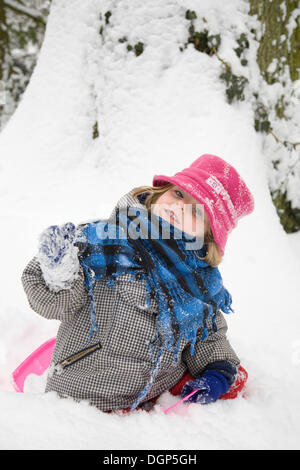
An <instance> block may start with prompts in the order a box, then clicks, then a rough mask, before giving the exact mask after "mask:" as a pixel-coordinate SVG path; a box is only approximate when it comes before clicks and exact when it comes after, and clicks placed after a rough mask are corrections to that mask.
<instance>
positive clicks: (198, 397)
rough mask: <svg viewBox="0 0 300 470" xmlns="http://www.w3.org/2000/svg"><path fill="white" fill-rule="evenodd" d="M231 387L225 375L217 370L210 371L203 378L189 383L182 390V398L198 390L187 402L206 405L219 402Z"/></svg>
mask: <svg viewBox="0 0 300 470" xmlns="http://www.w3.org/2000/svg"><path fill="white" fill-rule="evenodd" d="M229 387H230V385H229V383H228V381H227V380H226V379H225V377H224V375H223V374H221V373H220V372H218V371H216V370H208V371H207V372H205V373H204V374H203V375H202V377H199V378H197V379H195V380H190V381H189V382H187V383H186V384H185V385H184V387H183V388H182V391H181V397H182V398H184V397H186V396H187V395H189V394H190V393H192V391H193V390H195V389H197V390H198V392H196V393H194V395H192V396H191V397H190V398H188V399H187V400H186V402H187V403H201V404H202V405H206V404H208V403H213V402H215V401H217V400H218V398H219V397H220V396H221V395H223V393H226V392H227V390H228V389H229Z"/></svg>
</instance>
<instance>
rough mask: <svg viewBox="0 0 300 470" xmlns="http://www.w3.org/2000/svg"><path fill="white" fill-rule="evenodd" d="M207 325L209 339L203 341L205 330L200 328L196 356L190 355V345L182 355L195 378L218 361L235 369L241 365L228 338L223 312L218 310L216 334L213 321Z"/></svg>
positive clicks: (195, 350)
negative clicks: (227, 363)
mask: <svg viewBox="0 0 300 470" xmlns="http://www.w3.org/2000/svg"><path fill="white" fill-rule="evenodd" d="M207 323H208V337H207V338H206V339H205V340H203V341H201V340H200V338H201V336H202V334H203V328H199V330H198V332H197V339H196V343H195V349H194V354H193V355H191V353H190V344H188V345H187V346H186V347H185V349H184V350H183V353H182V359H183V361H184V362H185V364H186V365H187V368H188V370H189V372H190V373H191V374H192V376H193V377H199V376H200V375H201V373H202V372H203V371H205V370H206V367H207V366H208V365H209V364H212V363H216V362H218V361H222V362H223V361H226V362H229V363H231V364H232V365H233V366H234V367H238V365H239V364H240V360H239V358H238V356H237V355H236V353H235V351H234V350H233V349H232V347H231V345H230V343H229V341H228V339H227V338H226V332H227V329H228V327H227V323H226V320H225V318H224V316H223V314H222V313H221V310H218V312H217V314H216V325H217V331H216V332H214V331H213V328H212V320H211V319H209V321H208V322H207Z"/></svg>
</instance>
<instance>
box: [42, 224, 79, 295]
mask: <svg viewBox="0 0 300 470" xmlns="http://www.w3.org/2000/svg"><path fill="white" fill-rule="evenodd" d="M76 240H77V230H76V228H75V225H74V224H72V222H68V223H66V224H64V225H62V226H57V225H51V226H50V227H48V228H47V229H45V230H44V231H43V232H42V234H41V235H40V236H39V250H38V254H37V259H38V261H39V264H40V267H41V270H42V273H43V277H44V280H45V282H46V284H47V286H48V287H49V289H50V290H52V291H55V292H58V291H59V290H62V289H68V288H70V287H71V286H72V283H73V281H74V280H75V279H76V278H77V275H78V272H79V268H80V265H79V260H78V256H77V253H78V248H77V247H76V246H74V242H75V241H76Z"/></svg>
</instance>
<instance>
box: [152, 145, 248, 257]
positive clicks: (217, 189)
mask: <svg viewBox="0 0 300 470" xmlns="http://www.w3.org/2000/svg"><path fill="white" fill-rule="evenodd" d="M166 183H173V184H175V185H176V186H179V187H180V188H181V189H183V190H184V191H185V192H187V193H189V194H190V195H191V196H192V197H193V198H194V199H196V200H197V201H199V202H200V203H201V204H203V205H204V210H205V212H206V213H207V215H208V218H209V223H210V227H211V231H212V233H213V236H214V240H215V242H216V243H217V245H218V246H219V248H220V251H221V254H222V256H223V255H224V249H225V245H226V242H227V237H228V234H229V233H230V232H231V231H232V229H233V228H234V227H236V225H237V222H238V219H240V218H241V217H244V216H245V215H247V214H250V213H251V212H252V211H253V210H254V198H253V196H252V194H251V192H250V190H249V188H248V187H247V186H246V183H245V182H244V181H243V180H242V178H241V177H240V175H239V174H238V172H237V171H236V169H235V168H234V167H233V166H232V165H230V164H229V163H227V162H225V160H222V158H220V157H217V156H216V155H208V154H205V155H201V157H199V158H197V160H195V161H194V162H193V163H192V164H191V166H189V167H188V168H185V169H184V170H182V171H180V172H178V173H176V174H175V175H174V176H164V175H154V178H153V183H152V185H153V186H163V185H165V184H166Z"/></svg>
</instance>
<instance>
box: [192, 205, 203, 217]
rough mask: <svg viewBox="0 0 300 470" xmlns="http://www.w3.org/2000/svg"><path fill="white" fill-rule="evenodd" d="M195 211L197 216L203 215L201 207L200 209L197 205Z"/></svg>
mask: <svg viewBox="0 0 300 470" xmlns="http://www.w3.org/2000/svg"><path fill="white" fill-rule="evenodd" d="M194 212H195V215H196V216H199V217H202V216H203V214H202V211H201V209H198V208H197V207H195V208H194Z"/></svg>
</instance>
